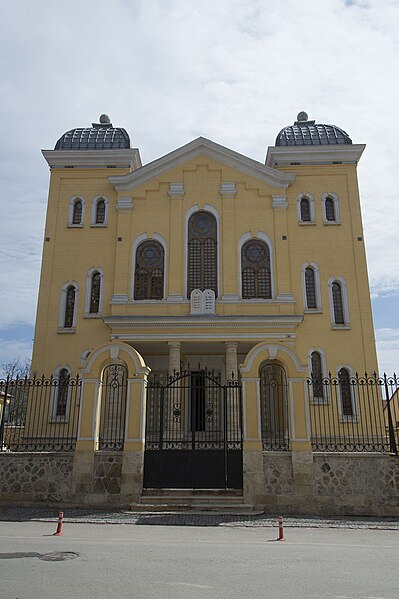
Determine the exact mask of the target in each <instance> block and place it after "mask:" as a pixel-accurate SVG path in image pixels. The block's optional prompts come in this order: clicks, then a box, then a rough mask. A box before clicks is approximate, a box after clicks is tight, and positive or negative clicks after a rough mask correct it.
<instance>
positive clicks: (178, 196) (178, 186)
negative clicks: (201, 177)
mask: <svg viewBox="0 0 399 599" xmlns="http://www.w3.org/2000/svg"><path fill="white" fill-rule="evenodd" d="M184 193H185V192H184V183H169V191H168V196H169V197H170V199H171V200H182V199H183V196H184Z"/></svg>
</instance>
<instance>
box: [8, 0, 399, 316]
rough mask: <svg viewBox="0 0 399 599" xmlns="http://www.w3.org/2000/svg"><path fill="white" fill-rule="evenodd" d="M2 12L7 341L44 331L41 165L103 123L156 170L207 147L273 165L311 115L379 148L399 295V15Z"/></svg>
mask: <svg viewBox="0 0 399 599" xmlns="http://www.w3.org/2000/svg"><path fill="white" fill-rule="evenodd" d="M3 4H4V6H3V8H2V22H1V25H0V27H1V32H0V33H1V35H0V55H1V56H3V57H5V56H8V57H9V58H8V59H7V60H3V63H2V78H1V81H0V93H1V97H2V106H3V119H2V135H1V138H0V181H1V186H2V187H1V189H2V193H1V199H0V202H1V208H2V215H6V221H5V222H4V221H3V223H2V224H3V226H2V233H1V235H0V251H1V252H2V254H3V256H5V259H4V260H3V263H2V266H1V268H2V271H1V280H2V281H3V290H2V294H1V299H0V314H1V317H0V326H5V325H11V324H13V323H17V322H18V323H20V322H22V323H32V322H33V319H34V313H35V304H36V297H37V286H38V280H39V268H40V256H41V251H42V239H43V225H44V219H45V205H46V197H47V193H48V170H47V165H46V163H45V162H44V160H43V159H42V157H41V155H40V149H41V148H52V147H54V144H55V142H56V140H57V139H58V138H59V137H60V136H61V135H62V133H63V132H64V131H66V130H68V129H70V128H73V127H76V126H86V125H88V124H90V123H91V122H92V121H95V120H97V118H98V115H99V114H101V113H103V112H106V113H108V114H110V116H111V118H112V120H113V122H114V124H116V125H119V126H124V127H126V129H127V130H128V131H129V133H130V134H131V138H132V144H133V146H138V147H140V151H141V154H142V157H143V160H144V162H145V163H146V162H149V161H151V160H153V159H155V158H158V157H159V156H162V155H163V154H165V153H166V152H168V151H170V150H172V149H174V148H176V147H178V146H180V145H182V144H184V143H186V142H188V141H190V140H191V139H193V138H195V137H197V136H198V135H204V136H206V137H209V138H211V139H214V140H215V141H217V142H219V143H221V144H223V145H226V146H228V147H231V148H232V149H234V150H237V151H239V152H242V153H244V154H246V155H248V156H250V157H252V158H255V159H257V160H260V161H263V159H264V156H265V153H266V148H267V146H268V145H273V144H274V140H275V138H276V135H277V133H278V131H279V130H280V129H281V128H282V127H284V126H286V125H288V124H290V123H292V122H293V121H294V120H295V117H296V114H297V113H298V112H299V111H300V110H306V111H307V112H308V113H309V116H310V117H311V118H315V119H317V121H319V122H325V123H333V124H336V125H339V126H341V127H342V128H343V129H345V130H347V131H348V133H349V134H350V135H351V137H352V139H353V141H354V142H359V143H363V142H366V143H367V144H368V145H367V149H366V152H365V153H364V156H363V157H362V159H361V162H360V164H359V182H360V190H361V198H362V207H363V219H364V227H365V241H366V248H367V256H368V266H369V273H370V280H371V286H372V291H373V294H374V295H376V296H378V295H384V294H390V293H397V292H398V288H399V284H398V281H399V260H398V259H397V256H398V255H399V235H398V230H399V209H398V194H397V190H396V188H397V184H396V179H397V175H396V172H397V148H396V145H397V140H398V139H399V119H398V118H397V106H398V97H399V82H398V79H397V77H395V76H394V73H397V72H399V38H398V36H397V25H396V24H397V22H398V20H399V3H398V2H393V1H392V0H369V1H368V2H363V1H360V0H357V1H355V0H354V1H346V2H345V1H344V0H324V1H323V2H320V0H308V1H307V2H305V3H301V4H299V3H298V2H297V0H286V1H285V2H281V0H268V2H264V0H252V1H251V2H250V3H249V2H248V1H247V0H218V1H217V2H214V0H202V2H201V3H197V2H194V1H193V0H168V2H165V1H164V0H151V2H145V1H144V0H114V1H113V2H112V3H110V2H108V1H107V0H86V2H81V1H80V0H79V1H78V0H69V2H68V3H61V2H49V0H36V1H35V2H32V1H31V0H19V1H18V2H9V3H3ZM5 115H6V117H5ZM4 281H6V286H4ZM398 303H399V302H398ZM398 309H399V306H398Z"/></svg>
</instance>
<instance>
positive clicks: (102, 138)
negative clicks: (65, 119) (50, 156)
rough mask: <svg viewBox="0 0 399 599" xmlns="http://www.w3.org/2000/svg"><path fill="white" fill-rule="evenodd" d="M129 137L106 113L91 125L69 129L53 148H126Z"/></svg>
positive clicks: (128, 144) (127, 147)
mask: <svg viewBox="0 0 399 599" xmlns="http://www.w3.org/2000/svg"><path fill="white" fill-rule="evenodd" d="M129 148H130V138H129V135H128V134H127V132H126V131H125V129H121V128H120V127H113V126H112V123H111V122H110V119H109V117H108V116H107V115H105V114H102V115H101V117H100V122H99V123H93V124H92V126H91V127H84V128H78V129H71V130H70V131H67V132H66V133H64V135H63V136H62V137H60V139H59V140H58V141H57V143H56V144H55V148H54V149H55V150H126V149H129Z"/></svg>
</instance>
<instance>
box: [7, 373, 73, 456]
mask: <svg viewBox="0 0 399 599" xmlns="http://www.w3.org/2000/svg"><path fill="white" fill-rule="evenodd" d="M80 392H81V380H80V379H79V378H78V377H76V378H71V377H70V376H69V373H68V372H67V371H65V373H64V372H63V371H60V375H59V377H54V378H53V377H50V378H45V377H42V378H36V377H34V378H27V377H24V378H16V379H10V378H6V379H2V380H0V451H73V450H74V449H75V446H76V437H77V429H78V417H79V400H80Z"/></svg>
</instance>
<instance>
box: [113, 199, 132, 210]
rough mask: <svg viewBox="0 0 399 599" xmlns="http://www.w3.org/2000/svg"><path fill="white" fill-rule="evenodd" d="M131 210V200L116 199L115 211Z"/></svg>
mask: <svg viewBox="0 0 399 599" xmlns="http://www.w3.org/2000/svg"><path fill="white" fill-rule="evenodd" d="M132 208H133V200H132V198H118V201H117V203H116V209H117V210H131V209H132Z"/></svg>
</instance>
